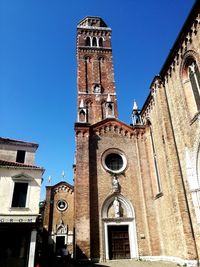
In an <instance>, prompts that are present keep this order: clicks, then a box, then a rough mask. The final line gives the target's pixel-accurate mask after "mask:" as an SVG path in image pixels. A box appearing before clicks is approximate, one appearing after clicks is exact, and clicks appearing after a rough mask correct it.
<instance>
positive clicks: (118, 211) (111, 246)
mask: <svg viewBox="0 0 200 267" xmlns="http://www.w3.org/2000/svg"><path fill="white" fill-rule="evenodd" d="M116 201H117V202H118V203H117V204H116V203H115V202H116ZM102 223H103V230H104V231H103V235H104V236H103V240H104V248H103V249H104V255H105V259H106V260H114V259H133V258H137V257H138V246H137V235H136V225H135V214H134V209H133V207H132V204H131V202H130V201H129V200H127V199H126V198H125V197H124V196H122V195H120V194H117V196H116V194H113V195H112V196H110V197H108V198H107V199H106V200H105V202H104V204H103V208H102Z"/></svg>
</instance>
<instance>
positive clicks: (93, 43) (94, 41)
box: [92, 37, 97, 46]
mask: <svg viewBox="0 0 200 267" xmlns="http://www.w3.org/2000/svg"><path fill="white" fill-rule="evenodd" d="M92 46H97V38H96V37H93V38H92Z"/></svg>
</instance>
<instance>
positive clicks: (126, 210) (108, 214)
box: [102, 194, 135, 219]
mask: <svg viewBox="0 0 200 267" xmlns="http://www.w3.org/2000/svg"><path fill="white" fill-rule="evenodd" d="M116 198H117V200H118V202H119V216H116V214H115V208H114V201H115V199H116ZM116 217H118V218H119V217H120V218H134V217H135V215H134V210H133V207H132V204H131V203H130V201H129V200H127V199H126V198H125V197H124V196H122V195H117V196H116V195H115V194H113V195H112V196H110V197H108V198H107V199H106V200H105V201H104V204H103V207H102V219H113V218H116Z"/></svg>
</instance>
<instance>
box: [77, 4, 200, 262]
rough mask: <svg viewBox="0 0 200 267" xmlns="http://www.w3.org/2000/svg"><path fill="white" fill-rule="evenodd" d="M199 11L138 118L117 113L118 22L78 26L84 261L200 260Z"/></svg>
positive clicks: (80, 249)
mask: <svg viewBox="0 0 200 267" xmlns="http://www.w3.org/2000/svg"><path fill="white" fill-rule="evenodd" d="M199 13H200V3H199V1H196V2H195V4H194V6H193V8H192V10H191V12H190V14H189V16H188V18H187V20H186V22H185V24H184V26H183V28H182V30H181V32H180V34H179V36H178V37H177V40H176V42H175V44H174V46H173V47H172V49H171V51H170V54H169V55H168V57H167V59H166V61H165V63H164V65H163V67H162V69H161V71H160V73H159V75H158V76H156V77H154V79H153V81H152V83H151V85H150V93H149V96H148V97H147V99H146V101H145V103H144V105H143V108H142V110H141V111H140V110H139V109H138V107H137V105H136V103H134V107H133V112H132V118H133V124H132V125H127V124H125V123H124V122H122V121H120V120H119V119H118V109H117V97H116V88H115V82H114V70H113V63H112V47H111V29H110V28H109V27H108V26H107V25H106V23H105V22H104V21H103V20H102V19H101V18H99V17H86V18H84V19H83V20H82V21H80V23H79V24H78V27H77V67H78V71H77V73H78V74H77V75H78V77H77V82H78V86H77V88H78V92H77V122H76V123H75V134H76V163H75V177H74V178H75V179H74V181H75V182H74V203H75V204H74V218H75V252H74V256H75V258H76V259H91V260H101V261H103V260H113V259H127V258H128V259H133V258H150V259H164V260H172V261H177V262H184V263H187V262H190V263H195V262H197V261H198V259H199V255H200V173H199V171H200V154H199V153H200V152H199V145H200V138H199V136H200V120H199V119H200V72H199V71H200V26H199V25H200V14H199Z"/></svg>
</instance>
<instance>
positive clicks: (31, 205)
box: [0, 138, 44, 267]
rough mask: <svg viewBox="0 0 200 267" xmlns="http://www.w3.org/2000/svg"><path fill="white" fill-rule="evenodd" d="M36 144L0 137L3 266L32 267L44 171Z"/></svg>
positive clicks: (0, 252)
mask: <svg viewBox="0 0 200 267" xmlns="http://www.w3.org/2000/svg"><path fill="white" fill-rule="evenodd" d="M37 148H38V145H37V144H34V143H29V142H24V141H18V140H11V139H7V138H0V203H1V204H0V240H1V241H0V266H9V267H12V266H15V267H33V266H34V258H35V247H36V234H37V223H36V222H37V218H38V215H39V200H40V187H41V182H42V174H43V172H44V169H43V168H40V167H37V166H35V165H34V160H35V153H36V150H37Z"/></svg>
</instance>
